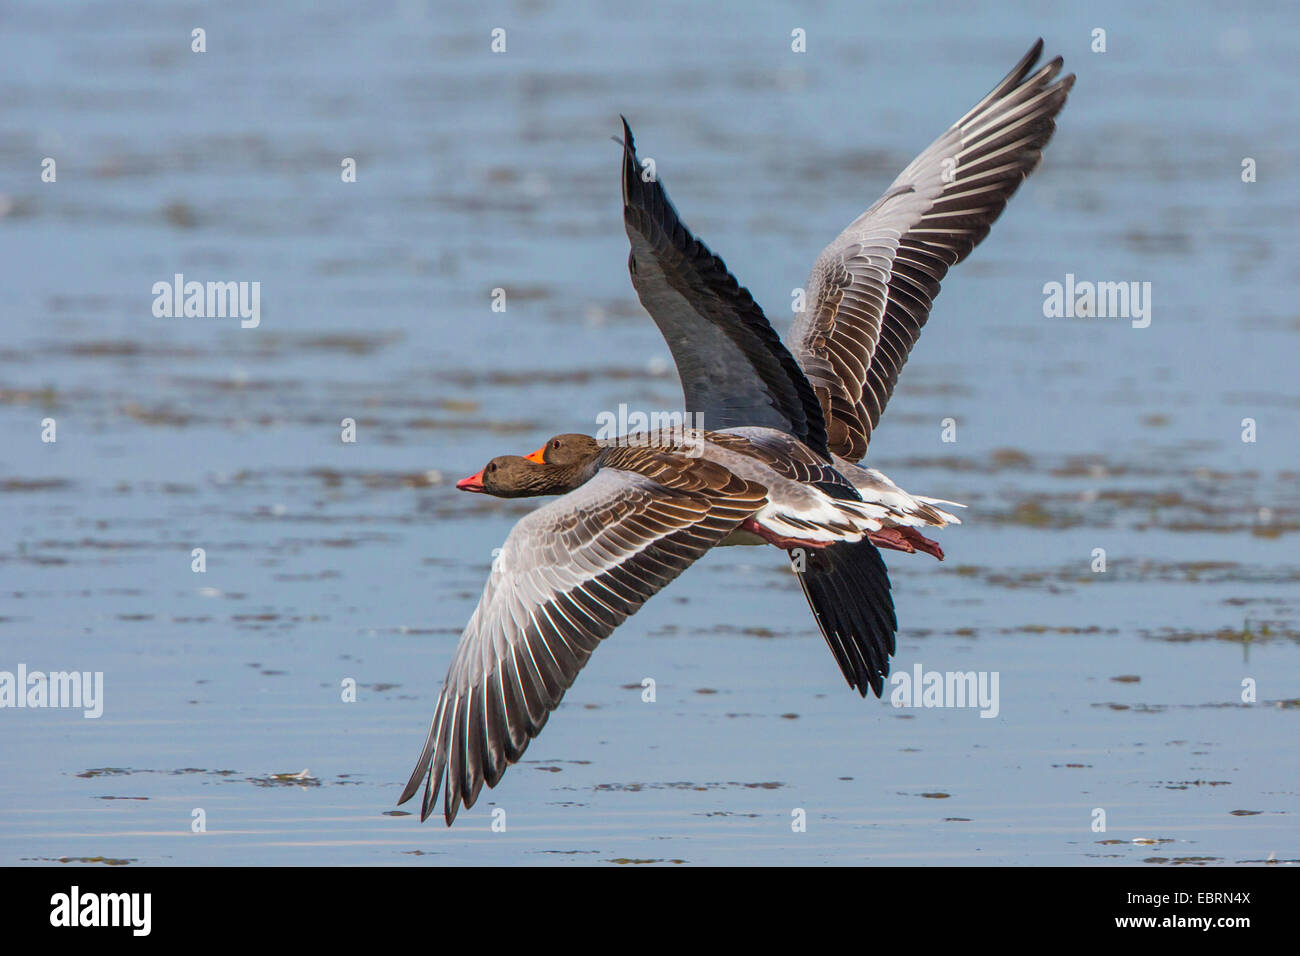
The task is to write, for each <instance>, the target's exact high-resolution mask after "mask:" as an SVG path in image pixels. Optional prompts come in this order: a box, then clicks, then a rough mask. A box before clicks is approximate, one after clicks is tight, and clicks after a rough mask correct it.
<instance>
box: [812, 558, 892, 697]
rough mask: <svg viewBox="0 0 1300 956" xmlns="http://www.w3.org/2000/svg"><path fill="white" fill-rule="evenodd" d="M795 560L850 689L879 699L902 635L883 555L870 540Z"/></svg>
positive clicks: (832, 651)
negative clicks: (898, 635) (869, 692)
mask: <svg viewBox="0 0 1300 956" xmlns="http://www.w3.org/2000/svg"><path fill="white" fill-rule="evenodd" d="M790 559H791V561H792V563H793V564H794V568H795V573H796V574H797V575H798V576H799V583H800V584H801V585H802V586H803V593H804V595H805V596H806V597H807V598H808V604H809V606H810V607H811V608H812V612H813V616H814V617H815V618H816V619H817V626H818V627H820V628H821V632H822V636H823V637H825V638H826V643H827V645H829V646H830V649H831V653H832V654H834V655H835V662H836V663H837V664H839V665H840V670H841V671H843V672H844V677H845V679H846V680H847V681H848V682H849V686H851V687H853V688H854V689H856V690H857V692H858V693H859V694H861V695H862V696H863V697H866V696H867V688H868V687H870V688H871V690H872V691H873V692H874V693H875V695H876V696H877V697H879V696H880V695H881V693H882V692H883V690H884V686H885V678H886V677H888V676H889V658H890V656H891V655H892V654H893V653H894V649H895V644H894V632H895V631H896V630H897V629H898V621H897V619H896V618H895V617H894V600H893V598H892V597H890V594H889V572H888V570H887V569H886V568H885V562H884V560H883V559H882V558H881V557H880V552H879V551H877V550H876V546H875V545H874V544H872V543H871V542H870V541H867V540H866V539H865V538H864V539H863V540H862V541H859V542H856V543H852V544H851V543H848V542H845V543H842V544H833V545H831V546H830V547H827V548H805V549H802V551H791V552H790ZM801 566H802V570H800V567H801Z"/></svg>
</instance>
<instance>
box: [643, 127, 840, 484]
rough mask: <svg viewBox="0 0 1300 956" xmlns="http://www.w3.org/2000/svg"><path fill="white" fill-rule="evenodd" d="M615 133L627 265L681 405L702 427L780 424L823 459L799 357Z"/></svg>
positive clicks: (822, 440)
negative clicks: (668, 355) (669, 358)
mask: <svg viewBox="0 0 1300 956" xmlns="http://www.w3.org/2000/svg"><path fill="white" fill-rule="evenodd" d="M623 135H624V140H623V223H624V225H625V227H626V228H627V237H628V240H629V241H630V242H631V244H632V251H631V254H630V255H629V256H628V260H627V265H628V271H629V272H630V273H631V274H632V285H633V286H634V287H635V288H636V292H637V296H638V297H639V298H640V299H641V304H642V305H643V306H645V309H646V311H647V312H649V313H650V317H651V318H652V319H654V321H655V324H656V325H657V326H659V331H660V332H662V333H663V336H664V338H665V339H666V340H667V341H668V348H669V350H670V351H671V352H672V355H673V361H674V362H675V363H676V365H677V374H678V376H679V377H680V378H681V382H682V390H683V391H684V392H685V395H686V410H687V411H689V412H693V413H699V414H702V415H703V416H704V421H703V427H705V428H707V429H709V430H711V431H717V430H719V429H723V428H731V427H733V426H737V425H763V426H767V427H769V428H779V429H780V430H782V431H784V432H788V433H790V434H791V435H794V436H795V437H796V438H798V439H799V440H800V441H802V442H803V443H804V444H805V445H807V446H808V447H809V448H811V449H812V450H813V451H815V452H817V453H818V454H819V455H822V456H823V457H827V458H829V456H828V455H827V452H826V429H825V425H824V423H823V421H822V407H821V405H820V404H819V403H818V400H817V396H816V394H815V393H814V392H813V388H812V386H811V385H810V384H809V382H808V379H807V378H806V377H805V376H804V372H803V370H802V369H801V368H800V367H799V363H798V362H796V361H795V359H794V357H793V356H792V355H791V354H790V352H789V351H788V350H787V349H786V347H785V345H783V344H782V342H781V339H780V337H779V336H778V335H777V334H776V332H775V331H774V330H773V329H772V326H771V325H770V324H769V323H768V321H767V317H766V316H765V315H764V314H763V310H762V309H760V308H759V307H758V304H757V303H756V302H755V301H754V298H753V296H751V295H750V294H749V290H748V289H746V288H745V287H744V286H742V285H740V284H739V283H738V282H737V281H736V279H735V277H734V276H732V274H731V273H730V272H728V271H727V266H726V264H725V263H724V262H723V261H722V260H721V259H719V258H718V257H717V256H715V255H714V254H713V253H712V252H710V251H709V248H708V247H707V246H706V245H704V243H702V242H700V241H699V240H698V239H696V238H695V237H694V236H693V235H691V232H690V230H689V229H687V228H686V226H685V224H684V223H683V222H682V221H681V219H680V218H679V217H678V215H677V210H676V209H674V208H673V204H672V202H671V201H670V200H669V199H668V194H667V193H665V192H664V188H663V185H662V184H661V183H660V182H659V179H658V176H657V175H656V176H650V175H649V172H648V171H643V169H642V167H641V163H640V161H639V160H638V159H637V155H636V147H635V144H634V143H633V140H632V130H631V129H630V128H629V127H628V125H627V120H626V119H625V120H623Z"/></svg>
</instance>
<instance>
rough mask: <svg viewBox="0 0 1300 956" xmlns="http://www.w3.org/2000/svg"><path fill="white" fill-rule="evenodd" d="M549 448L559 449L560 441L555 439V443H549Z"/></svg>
mask: <svg viewBox="0 0 1300 956" xmlns="http://www.w3.org/2000/svg"><path fill="white" fill-rule="evenodd" d="M551 447H552V448H559V447H560V440H559V439H558V438H557V439H555V441H553V442H551Z"/></svg>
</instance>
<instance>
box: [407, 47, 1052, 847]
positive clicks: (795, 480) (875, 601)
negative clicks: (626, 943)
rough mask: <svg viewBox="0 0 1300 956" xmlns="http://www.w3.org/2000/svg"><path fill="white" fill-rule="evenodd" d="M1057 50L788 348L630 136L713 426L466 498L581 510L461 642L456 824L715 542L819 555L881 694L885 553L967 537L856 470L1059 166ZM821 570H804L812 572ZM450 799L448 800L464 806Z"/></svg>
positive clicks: (502, 482) (994, 95) (828, 283)
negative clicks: (1030, 200)
mask: <svg viewBox="0 0 1300 956" xmlns="http://www.w3.org/2000/svg"><path fill="white" fill-rule="evenodd" d="M1041 52H1042V40H1039V41H1038V42H1037V43H1036V44H1035V45H1034V47H1033V48H1032V49H1031V50H1030V51H1029V53H1027V54H1026V55H1025V57H1024V58H1023V59H1022V60H1021V61H1020V62H1019V63H1018V64H1017V65H1016V66H1015V68H1014V69H1013V70H1012V71H1011V72H1010V73H1009V74H1008V75H1007V77H1006V78H1005V79H1004V80H1003V81H1002V82H1001V83H999V84H998V85H997V86H996V87H995V88H994V89H993V91H992V92H990V93H989V94H988V95H987V96H986V97H984V99H982V100H981V101H980V102H979V103H978V104H976V106H975V107H974V108H972V109H971V111H970V112H968V113H967V114H966V115H965V116H963V117H962V118H961V119H960V120H958V121H957V123H956V124H954V125H953V126H952V127H951V128H950V129H949V130H948V131H947V132H946V133H945V134H944V135H943V136H941V137H940V138H939V139H937V140H936V141H935V142H934V143H933V144H931V146H930V147H929V148H927V149H926V150H925V151H924V152H923V153H921V155H920V156H918V157H917V158H916V159H915V160H913V161H912V163H911V164H910V165H908V167H907V168H906V169H905V170H904V171H903V172H902V173H901V174H900V175H899V177H898V178H897V179H896V180H895V181H894V183H893V184H892V185H891V186H890V187H889V189H887V190H886V192H885V194H884V195H883V196H882V197H881V198H880V199H879V200H878V201H877V202H876V203H875V204H874V205H873V206H872V207H871V208H870V209H868V210H867V211H866V212H865V213H863V214H862V215H861V216H860V217H858V218H857V219H856V220H854V221H853V222H852V223H851V224H850V225H849V226H848V228H847V229H845V230H844V232H843V233H842V234H841V235H840V236H839V237H838V238H836V239H835V240H834V241H833V242H832V243H831V244H830V245H829V246H827V247H826V249H825V250H824V251H823V252H822V254H821V255H820V256H819V257H818V259H817V262H816V263H815V265H814V266H813V271H812V275H811V277H810V279H809V283H808V287H807V301H808V303H809V307H808V308H807V309H806V310H805V311H804V312H803V314H802V315H801V316H800V317H799V318H798V319H797V320H796V322H795V325H794V328H793V329H792V332H791V347H790V349H787V348H786V347H785V346H784V345H782V343H781V341H780V339H779V338H778V336H777V335H776V333H775V332H774V331H773V329H772V327H771V325H770V324H769V323H768V321H767V319H766V317H765V316H764V315H763V312H762V310H761V309H760V308H759V307H758V305H757V304H756V303H755V302H754V300H753V298H752V296H751V295H750V294H749V292H748V291H747V290H746V289H745V288H744V287H742V286H740V285H739V283H737V281H736V280H735V278H734V277H733V276H732V275H731V273H730V272H729V271H728V270H727V267H726V266H725V264H724V263H723V262H722V260H721V259H719V258H718V257H716V256H714V255H713V254H712V253H711V252H710V251H709V249H708V248H707V247H706V246H705V245H704V244H703V243H701V242H700V241H699V240H698V239H696V238H695V237H694V236H693V235H692V234H691V233H690V231H689V230H688V229H687V228H686V226H685V225H684V224H683V223H682V222H681V220H680V218H679V217H678V215H677V212H676V210H675V209H674V207H673V205H672V203H671V202H670V201H669V199H668V196H667V194H666V193H665V192H664V190H663V186H662V184H661V183H659V182H658V181H657V179H656V178H653V177H646V176H643V175H642V169H641V165H640V163H639V161H638V159H637V156H636V151H635V144H634V141H633V137H632V132H631V129H630V128H629V127H628V124H627V121H626V120H624V122H623V128H624V139H623V141H622V142H623V149H624V160H623V197H624V222H625V226H626V229H627V234H628V238H629V240H630V243H631V254H630V256H629V259H628V267H629V271H630V273H631V277H632V284H633V286H634V287H635V289H636V291H637V295H638V297H639V298H640V300H641V303H642V304H643V306H644V307H645V308H646V311H647V312H649V313H650V316H651V318H652V319H653V320H654V321H655V323H656V325H658V327H659V329H660V331H661V332H662V333H663V335H664V338H665V339H666V340H667V342H668V346H669V349H670V351H671V352H672V355H673V359H674V361H675V362H676V365H677V370H678V374H679V377H680V378H681V382H682V388H683V391H684V393H685V404H686V410H687V411H688V412H694V413H697V414H699V415H700V416H702V418H700V419H697V420H702V421H703V422H704V423H705V424H706V425H707V426H708V428H707V430H684V431H681V432H680V433H678V434H674V435H669V436H662V435H655V436H647V435H633V436H619V437H618V438H615V439H612V440H605V441H598V440H597V439H595V438H592V437H591V436H587V435H559V436H556V437H555V438H553V439H551V440H550V441H548V442H547V444H546V445H544V446H542V448H539V449H538V450H537V451H535V452H533V453H532V454H530V455H528V456H522V457H520V456H501V457H499V458H494V459H493V460H492V461H491V462H489V463H488V464H487V465H486V466H485V467H484V469H483V470H482V471H480V472H478V473H477V474H475V475H472V476H470V477H469V478H466V479H463V480H462V481H460V482H458V484H457V487H458V488H460V489H462V490H464V491H470V492H478V493H487V494H494V495H498V496H501V497H531V496H540V495H548V494H560V495H562V497H560V498H558V499H556V500H554V501H551V502H548V503H547V504H545V505H543V506H542V507H540V508H539V509H537V510H536V511H534V512H532V513H531V514H529V515H527V516H525V517H524V518H523V519H521V520H520V521H519V523H518V524H516V526H515V527H514V529H513V530H512V531H511V532H510V534H509V536H508V537H507V538H506V541H505V544H504V545H503V547H502V548H501V551H500V554H499V556H498V557H497V558H496V560H495V561H494V562H493V566H492V571H491V574H490V576H489V579H488V582H487V585H486V586H485V588H484V591H483V596H482V598H481V599H480V601H479V605H478V607H477V609H476V610H475V612H474V614H473V616H472V617H471V618H470V621H469V624H468V625H467V626H466V628H465V631H464V633H463V634H462V636H461V639H460V642H459V644H458V645H457V648H456V651H455V654H454V656H453V659H452V663H451V666H450V668H449V669H448V672H447V677H446V681H445V683H444V685H443V689H442V693H441V695H440V697H439V700H438V704H437V707H436V709H435V711H434V718H433V723H432V726H431V727H430V730H429V734H428V737H427V738H426V741H425V745H424V749H423V751H422V752H421V755H420V759H419V761H418V762H417V764H416V767H415V770H414V772H413V773H412V774H411V777H410V780H409V781H408V783H407V785H406V787H405V789H404V790H403V792H402V795H401V798H400V800H399V801H398V802H399V804H401V803H405V802H406V801H407V800H409V799H410V798H411V797H412V796H414V795H415V793H416V792H417V791H418V790H419V789H420V786H421V784H423V785H424V795H423V798H422V801H421V810H420V819H421V821H423V820H425V819H427V818H428V817H429V816H430V815H431V814H432V813H433V811H434V807H435V804H436V801H437V798H438V795H439V792H440V791H442V792H444V794H445V796H444V803H443V816H444V819H445V820H446V823H447V825H448V826H450V825H451V823H452V822H453V821H454V820H455V818H456V814H457V812H458V811H459V808H460V806H461V805H462V804H463V805H464V806H465V807H467V808H468V807H472V806H473V805H474V803H475V801H476V800H477V799H478V796H479V793H480V791H481V789H482V786H483V784H485V783H486V784H487V785H488V786H489V787H495V786H496V784H497V783H498V782H499V781H500V779H501V776H502V775H503V774H504V773H505V770H506V768H507V767H508V766H509V765H510V764H512V763H515V762H517V761H518V760H519V759H520V757H521V756H522V754H523V752H524V750H525V748H526V747H527V746H528V743H529V741H530V740H531V739H532V738H533V737H536V736H537V735H538V734H539V733H540V732H541V730H542V728H543V726H545V724H546V721H547V719H548V717H549V715H550V713H551V711H553V710H554V709H555V708H556V707H557V706H558V705H559V702H560V699H561V698H562V697H563V695H564V693H565V691H566V690H567V689H568V688H569V687H570V686H571V685H572V683H573V681H574V679H575V678H576V677H577V674H578V671H579V670H580V669H581V668H582V666H583V665H584V664H585V663H586V661H587V658H588V657H589V656H590V655H591V652H592V651H593V650H594V649H595V647H596V646H597V645H598V644H599V642H600V641H601V640H603V639H604V638H605V637H607V636H608V635H609V634H610V633H612V632H613V630H614V629H615V628H616V627H617V626H618V625H619V624H621V623H622V622H623V621H624V620H626V619H627V618H628V617H629V616H630V615H632V614H633V613H635V612H636V611H637V610H638V609H639V608H640V606H641V605H642V604H643V603H644V602H645V601H646V600H647V599H648V598H649V597H650V596H651V595H653V594H655V593H657V592H658V591H659V590H661V589H662V588H663V587H665V586H666V585H667V584H668V583H669V582H670V581H671V580H673V579H674V578H675V577H676V576H677V575H678V574H680V573H681V572H682V571H683V570H685V569H686V568H687V567H688V566H689V565H690V564H691V563H693V562H694V561H695V560H696V559H698V558H699V557H701V556H702V555H703V554H704V553H705V552H706V551H708V550H709V549H711V548H713V547H715V546H719V545H725V544H761V543H766V544H771V545H775V546H777V547H781V548H784V549H788V550H790V551H791V553H792V557H797V558H798V559H799V561H798V562H797V563H796V571H797V572H798V574H799V580H800V583H801V584H802V585H803V588H804V592H805V594H806V596H807V598H808V600H809V603H810V605H811V606H812V608H813V611H814V614H815V616H816V618H817V621H818V625H819V627H820V629H821V631H822V634H823V636H824V637H825V639H826V642H827V644H828V645H829V646H830V648H831V650H832V652H833V653H834V655H835V658H836V661H837V662H838V664H839V666H840V668H841V670H842V671H843V673H844V676H845V678H846V679H847V680H848V682H849V684H850V685H851V686H853V687H855V688H856V689H858V690H859V692H860V693H861V694H863V695H864V696H865V694H866V690H867V688H868V687H870V688H871V689H872V690H873V691H874V692H875V694H876V695H877V696H879V695H880V693H881V687H882V684H883V679H884V677H885V676H887V675H888V671H889V657H890V655H891V654H892V653H893V651H894V632H895V630H896V628H897V624H896V621H895V619H894V610H893V602H892V599H891V598H890V595H889V579H888V575H887V572H886V569H885V566H884V562H883V561H882V560H881V558H880V555H879V552H878V551H877V550H876V547H875V545H877V544H878V545H881V546H883V547H887V548H892V549H895V550H902V551H915V550H922V551H926V552H928V553H930V554H933V555H935V556H936V557H939V558H942V556H943V552H942V550H941V549H939V547H938V545H937V543H936V542H934V541H932V540H930V539H929V538H926V537H924V536H923V535H922V534H921V533H920V532H919V531H917V530H916V529H917V528H918V527H943V526H945V525H947V524H950V523H958V521H957V519H956V518H955V517H954V516H953V515H952V514H951V513H949V512H947V511H946V510H944V507H943V506H950V505H952V504H953V503H951V502H945V501H941V500H938V499H931V498H922V497H919V496H913V495H910V494H908V493H907V492H904V491H903V490H902V489H900V488H898V486H896V485H895V484H894V483H893V482H891V481H890V480H889V479H888V478H887V477H885V476H884V475H883V474H881V473H880V472H878V471H876V470H874V469H868V468H863V467H860V466H859V465H857V464H856V462H858V461H859V460H860V459H861V458H862V456H863V454H864V453H865V452H866V449H867V444H868V442H869V440H870V436H871V433H872V431H873V429H874V428H875V427H876V425H877V424H878V423H879V420H880V416H881V413H882V412H883V411H884V408H885V405H886V403H887V402H888V400H889V397H890V395H891V394H892V392H893V388H894V385H895V383H896V382H897V380H898V373H899V370H900V369H901V368H902V365H903V363H904V362H905V361H906V358H907V355H908V353H909V352H910V350H911V347H912V345H913V344H914V343H915V341H916V339H917V337H918V336H919V334H920V330H921V326H922V325H924V324H925V321H926V318H927V317H928V315H929V311H930V306H931V304H932V302H933V300H934V298H935V296H936V295H937V294H938V292H939V282H940V280H941V279H942V278H943V277H944V275H945V274H946V273H947V270H948V268H949V267H950V266H952V265H954V264H956V263H957V262H960V261H961V260H962V259H963V258H965V257H966V255H968V254H969V253H970V251H971V250H972V249H973V248H974V247H975V245H976V244H977V243H978V242H979V241H980V240H981V239H982V238H983V237H984V236H985V235H986V234H987V233H988V231H989V227H990V226H991V224H992V223H993V221H994V220H995V219H996V218H997V217H998V215H999V214H1000V213H1001V212H1002V210H1003V208H1005V206H1006V203H1007V200H1008V199H1009V198H1010V196H1011V194H1012V193H1014V192H1015V190H1016V188H1017V187H1018V186H1019V185H1020V183H1021V181H1023V180H1024V178H1025V177H1026V176H1028V175H1029V173H1030V172H1032V171H1033V169H1034V168H1035V167H1036V166H1037V165H1038V162H1039V160H1040V158H1041V153H1042V149H1043V147H1044V146H1045V145H1046V144H1047V142H1048V140H1049V139H1050V138H1051V135H1052V133H1053V131H1054V129H1055V124H1054V118H1055V116H1056V114H1057V113H1058V112H1060V110H1061V108H1062V107H1063V106H1064V103H1065V99H1066V95H1067V94H1068V92H1069V90H1070V87H1071V86H1072V85H1073V82H1074V76H1073V75H1069V76H1066V77H1063V78H1061V79H1059V80H1057V79H1056V77H1057V76H1058V74H1059V73H1060V70H1061V65H1062V61H1061V59H1060V58H1059V57H1058V58H1056V59H1054V60H1052V61H1051V62H1050V63H1048V64H1047V65H1046V66H1044V67H1042V68H1041V69H1039V70H1038V71H1037V72H1032V71H1033V69H1034V64H1035V63H1036V62H1037V61H1038V58H1039V56H1040V55H1041ZM801 564H802V567H801V566H800V565H801ZM444 785H445V790H444Z"/></svg>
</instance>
